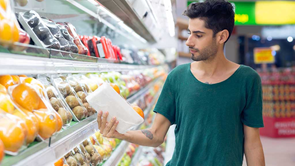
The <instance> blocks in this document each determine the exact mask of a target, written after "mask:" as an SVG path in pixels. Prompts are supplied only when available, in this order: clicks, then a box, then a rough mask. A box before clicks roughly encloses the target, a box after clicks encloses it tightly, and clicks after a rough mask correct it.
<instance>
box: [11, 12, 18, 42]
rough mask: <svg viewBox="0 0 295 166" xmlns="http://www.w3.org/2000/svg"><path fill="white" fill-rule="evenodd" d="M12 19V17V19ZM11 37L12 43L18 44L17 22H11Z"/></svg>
mask: <svg viewBox="0 0 295 166" xmlns="http://www.w3.org/2000/svg"><path fill="white" fill-rule="evenodd" d="M13 19H14V17H13ZM13 22H14V23H13V36H12V41H13V42H18V41H19V29H18V26H19V25H18V22H16V20H14V21H13Z"/></svg>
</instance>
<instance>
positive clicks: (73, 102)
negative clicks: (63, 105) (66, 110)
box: [66, 95, 79, 108]
mask: <svg viewBox="0 0 295 166" xmlns="http://www.w3.org/2000/svg"><path fill="white" fill-rule="evenodd" d="M66 102H67V103H68V105H69V106H70V108H74V107H77V106H78V105H79V102H78V100H77V98H76V97H75V96H72V95H70V96H68V97H66Z"/></svg>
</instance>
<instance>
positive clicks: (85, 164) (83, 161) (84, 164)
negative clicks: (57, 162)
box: [72, 147, 91, 166]
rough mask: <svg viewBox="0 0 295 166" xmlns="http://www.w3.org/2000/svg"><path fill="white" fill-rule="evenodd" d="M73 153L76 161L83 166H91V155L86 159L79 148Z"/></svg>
mask: <svg viewBox="0 0 295 166" xmlns="http://www.w3.org/2000/svg"><path fill="white" fill-rule="evenodd" d="M72 152H73V155H74V157H75V159H76V160H77V161H78V162H79V163H80V164H81V166H90V162H91V161H90V159H91V158H90V155H89V156H87V157H86V156H85V155H84V153H83V152H82V151H81V150H80V148H79V147H75V148H74V149H73V151H72Z"/></svg>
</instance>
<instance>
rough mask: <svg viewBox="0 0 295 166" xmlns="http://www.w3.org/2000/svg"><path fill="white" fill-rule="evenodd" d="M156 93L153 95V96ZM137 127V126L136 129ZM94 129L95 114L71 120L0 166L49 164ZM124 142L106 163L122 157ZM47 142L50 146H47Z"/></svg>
mask: <svg viewBox="0 0 295 166" xmlns="http://www.w3.org/2000/svg"><path fill="white" fill-rule="evenodd" d="M158 80H159V78H158V79H156V80H154V81H153V82H151V83H150V84H149V85H148V86H146V87H145V88H143V89H141V90H139V91H138V92H137V93H136V94H135V95H133V96H132V97H130V98H128V99H127V101H128V102H129V103H132V102H134V101H135V100H136V99H138V97H139V96H140V95H143V94H145V93H146V92H147V91H148V89H149V88H151V87H152V86H153V85H154V84H155V83H156V82H157V81H158ZM158 93H159V92H158ZM138 94H139V95H138ZM157 95H158V94H157ZM157 95H155V97H156V96H157ZM154 103H155V99H154V100H153V101H152V103H151V105H153V104H154ZM151 108H152V106H149V107H148V108H147V109H146V110H145V114H146V112H148V109H151ZM138 128H139V126H138V127H137V128H136V129H138ZM96 130H98V126H97V121H96V115H93V116H91V117H88V118H86V119H84V120H82V121H80V122H72V124H71V126H69V127H68V128H66V129H65V130H63V131H62V132H59V133H57V134H55V135H54V136H53V137H51V140H50V143H49V141H48V140H47V141H44V142H40V143H38V144H36V145H34V146H33V147H30V148H28V149H26V150H24V151H22V152H21V153H19V154H18V155H17V156H9V157H7V158H6V159H5V160H3V161H2V163H1V166H10V165H16V166H27V165H28V166H29V165H30V166H31V165H45V166H46V165H50V164H52V162H54V161H56V160H58V159H59V158H61V157H62V156H63V155H64V154H66V153H67V152H68V151H69V150H71V149H73V148H74V147H75V146H77V145H78V144H79V143H81V142H82V141H84V140H85V139H86V138H88V137H89V136H90V135H92V134H93V133H94V132H95V131H96ZM124 142H125V141H122V143H121V144H120V145H119V146H118V148H117V149H116V150H115V152H114V153H113V154H112V155H111V157H110V158H109V159H108V161H107V162H106V163H115V162H119V160H120V159H121V158H122V156H120V155H121V154H122V155H123V154H124V153H123V152H122V151H124V150H126V148H127V147H128V145H129V143H127V142H125V143H124ZM49 144H50V146H48V145H49ZM36 152H37V153H36Z"/></svg>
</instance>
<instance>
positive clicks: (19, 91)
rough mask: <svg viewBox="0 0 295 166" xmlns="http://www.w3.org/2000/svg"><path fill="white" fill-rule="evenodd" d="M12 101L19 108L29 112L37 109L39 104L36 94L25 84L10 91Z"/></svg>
mask: <svg viewBox="0 0 295 166" xmlns="http://www.w3.org/2000/svg"><path fill="white" fill-rule="evenodd" d="M12 99H13V100H14V101H15V102H16V103H18V104H19V105H20V106H21V107H23V108H25V109H27V110H29V111H31V112H32V111H33V110H35V109H37V108H38V106H39V103H40V97H39V95H38V93H37V92H36V91H35V89H34V88H33V87H31V86H30V85H29V84H27V83H21V84H18V85H17V86H16V87H15V88H14V89H13V90H12Z"/></svg>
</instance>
